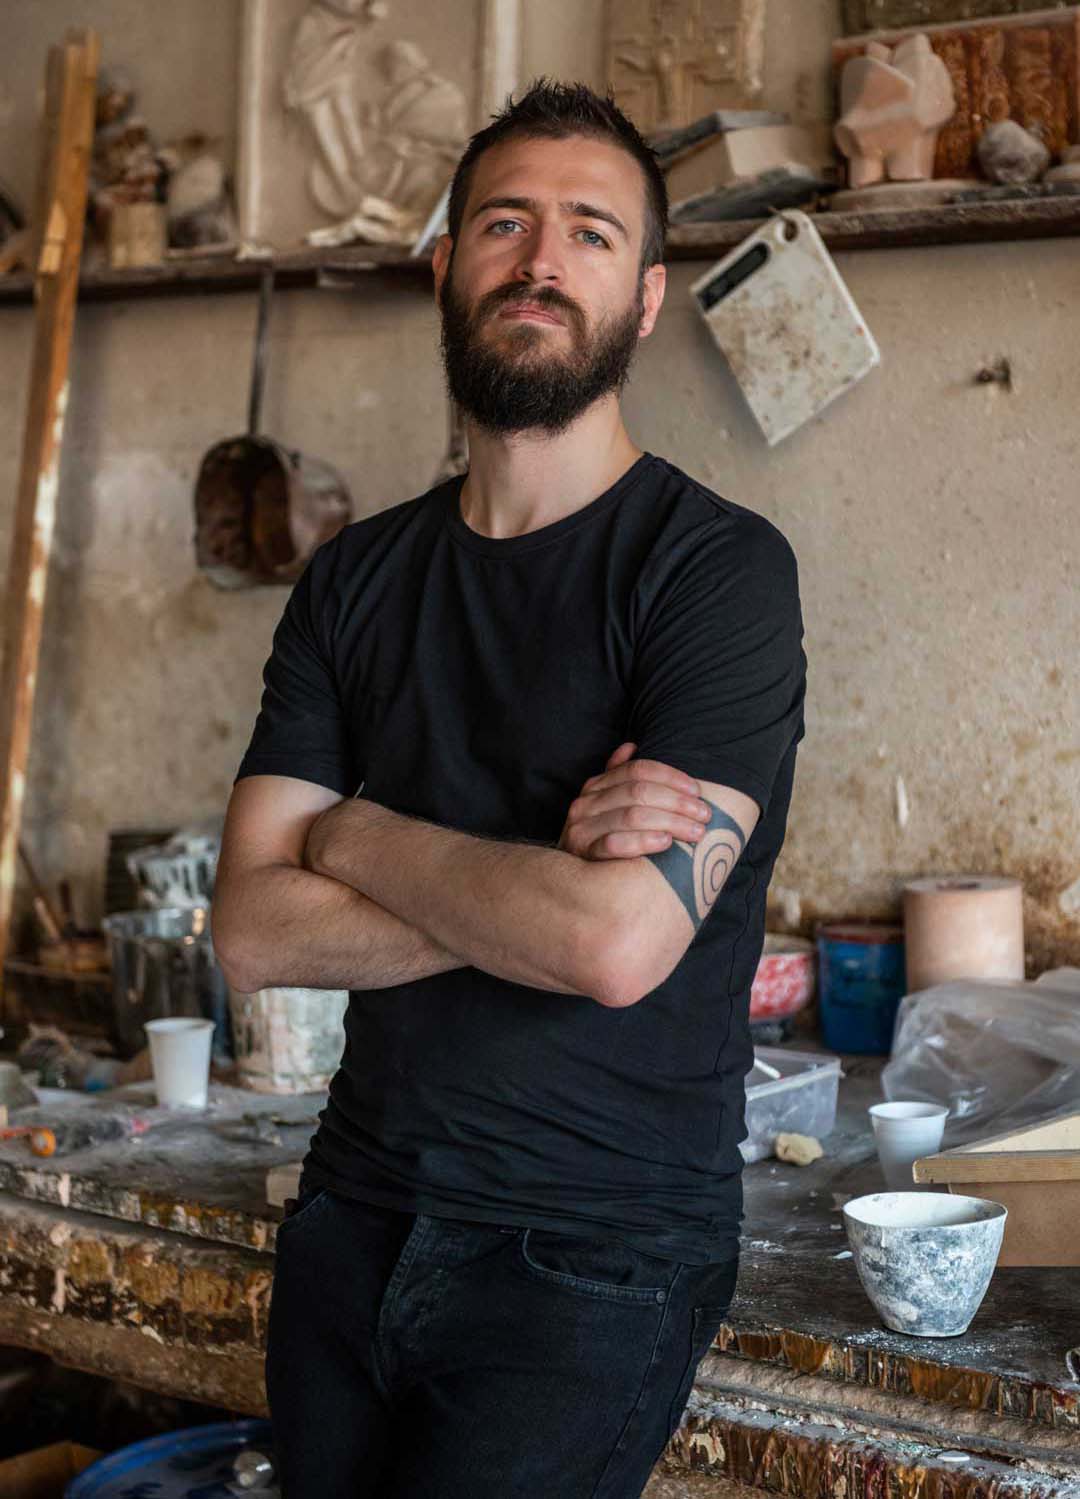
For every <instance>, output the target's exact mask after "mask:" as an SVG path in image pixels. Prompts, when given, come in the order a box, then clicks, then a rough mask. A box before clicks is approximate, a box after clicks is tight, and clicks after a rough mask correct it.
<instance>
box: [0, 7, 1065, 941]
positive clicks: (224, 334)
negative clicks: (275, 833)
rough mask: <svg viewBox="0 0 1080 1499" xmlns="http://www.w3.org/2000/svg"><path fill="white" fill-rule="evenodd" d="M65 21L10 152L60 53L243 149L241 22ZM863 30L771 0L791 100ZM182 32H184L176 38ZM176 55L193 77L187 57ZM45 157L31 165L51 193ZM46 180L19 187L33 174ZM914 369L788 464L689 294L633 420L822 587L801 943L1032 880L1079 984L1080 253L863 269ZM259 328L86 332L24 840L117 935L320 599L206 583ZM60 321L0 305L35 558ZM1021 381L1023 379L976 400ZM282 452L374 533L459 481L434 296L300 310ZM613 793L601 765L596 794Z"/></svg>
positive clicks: (138, 308)
mask: <svg viewBox="0 0 1080 1499" xmlns="http://www.w3.org/2000/svg"><path fill="white" fill-rule="evenodd" d="M148 10H149V8H148V7H145V6H143V5H141V4H139V3H137V0H97V3H91V0H83V3H79V4H76V3H72V0H65V3H60V0H37V3H35V4H34V5H33V6H31V5H29V4H24V5H22V6H15V7H12V8H11V9H10V13H9V14H8V15H6V16H5V31H6V33H8V34H9V36H10V44H9V45H8V46H7V47H6V48H5V56H6V62H5V63H4V64H0V119H3V120H5V122H6V123H5V135H6V136H9V138H10V131H11V129H12V127H13V125H16V124H18V125H19V127H20V128H22V129H24V130H25V128H26V122H27V121H28V120H29V119H30V118H32V104H33V92H34V89H35V88H36V86H37V81H38V79H39V78H40V75H41V70H42V67H43V64H44V58H45V52H46V48H47V45H48V43H49V42H50V41H51V40H54V39H56V38H58V37H59V36H60V35H61V34H62V32H63V29H64V26H65V25H66V24H68V23H70V22H81V21H86V22H89V23H92V24H94V25H96V26H98V27H99V28H100V30H101V32H102V34H103V39H104V56H105V60H106V61H107V62H108V61H122V62H124V63H125V64H126V65H127V66H128V67H129V69H130V70H131V72H132V73H133V74H134V75H135V77H136V79H137V81H138V82H139V84H140V94H141V97H140V103H141V105H142V108H143V110H144V112H145V113H147V114H148V115H149V116H150V118H151V123H152V124H153V125H154V127H155V128H160V130H161V133H162V134H168V133H170V131H172V130H179V129H183V128H187V127H188V126H190V125H195V124H198V125H201V126H202V127H203V128H206V129H208V130H210V131H212V132H216V133H218V134H220V135H221V136H222V137H223V138H224V139H225V140H226V142H227V143H231V141H232V139H233V136H234V134H235V131H234V113H235V93H234V87H233V85H234V78H235V71H236V62H237V48H238V32H239V26H238V13H239V6H238V5H236V6H222V5H219V4H218V3H216V0H188V3H187V4H186V5H185V6H184V7H180V8H179V9H176V8H173V7H170V8H168V9H167V10H166V9H164V8H161V7H154V8H153V11H154V16H153V28H152V29H148V21H147V13H148ZM601 10H602V6H601V3H600V0H587V3H584V4H582V3H580V0H578V3H572V0H545V3H544V5H543V6H541V5H539V4H538V3H534V0H526V15H525V29H524V52H525V74H526V76H531V75H533V74H536V73H539V72H547V73H550V74H553V75H560V76H569V75H578V76H586V78H587V80H588V81H593V82H595V81H598V79H599V76H600V72H601V45H600V41H601V39H600V24H601ZM836 12H837V5H836V3H835V0H770V8H769V24H768V38H767V41H768V51H767V70H766V98H765V100H764V103H765V104H766V106H768V107H771V108H777V109H788V110H789V111H790V112H791V113H792V114H793V115H794V116H795V117H796V118H797V119H809V118H813V117H814V116H816V115H820V114H821V113H823V112H824V110H825V107H826V99H827V72H826V66H827V44H828V41H829V39H830V37H831V36H832V34H833V33H834V31H835V30H836V29H837V27H836ZM166 31H167V32H168V35H166ZM166 58H167V59H168V65H167V66H165V64H164V59H166ZM32 160H33V154H32V152H31V151H30V150H29V149H27V151H26V152H25V153H20V154H19V157H18V159H17V160H16V163H15V170H11V169H10V167H9V162H8V158H7V154H5V160H4V166H3V171H4V173H5V174H6V175H7V176H8V178H9V179H10V180H11V185H12V186H13V187H14V188H15V189H16V190H17V191H18V192H19V194H20V196H21V197H22V199H23V201H24V202H25V201H29V197H30V175H29V174H30V172H31V163H32ZM17 174H19V175H17ZM837 259H838V264H839V266H840V270H841V272H842V274H843V275H844V277H845V278H846V279H847V281H848V284H849V286H850V288H851V290H852V292H853V294H854V296H855V299H856V301H857V302H858V304H859V307H860V309H861V310H862V312H863V313H864V315H865V316H866V318H867V321H868V322H869V325H870V327H871V328H872V329H873V332H874V334H875V337H876V338H877V340H878V342H879V344H880V346H881V349H882V354H883V365H882V367H881V369H879V370H877V371H875V372H874V373H873V374H872V375H871V376H870V377H869V378H868V379H867V380H866V381H864V382H863V383H862V384H861V385H860V386H859V387H858V388H857V389H856V390H855V391H853V392H852V393H850V394H849V395H847V396H845V397H844V398H843V399H842V400H841V401H840V402H839V403H838V404H837V405H835V406H834V407H833V408H832V409H831V410H829V411H828V412H826V413H825V414H824V415H823V416H821V417H819V418H818V419H817V420H815V421H814V422H812V423H810V424H809V425H808V426H807V427H805V428H804V429H803V430H802V431H800V432H799V433H797V434H796V435H795V436H794V437H792V438H790V439H788V440H787V441H786V442H785V443H784V444H782V445H781V446H780V447H779V448H777V449H776V450H774V451H771V452H770V451H769V450H768V449H767V448H766V447H765V444H764V441H763V440H762V438H761V437H760V435H759V433H758V430H757V428H756V426H755V425H754V423H753V421H752V419H751V418H750V416H749V414H748V412H747V410H746V409H745V407H744V405H743V403H742V399H741V396H740V394H739V392H738V389H737V388H736V386H735V384H734V382H733V380H732V379H731V377H730V375H729V374H728V372H727V369H726V366H725V364H724V362H723V360H722V358H721V356H720V354H719V353H718V352H717V350H716V349H715V347H714V346H713V344H712V343H711V340H710V339H709V337H708V335H707V333H706V331H705V329H704V328H703V326H702V325H701V323H700V321H699V319H698V318H697V315H696V313H695V312H694V309H693V308H692V306H691V304H690V301H689V298H688V294H687V288H688V286H689V284H690V282H691V280H692V279H693V278H694V277H695V276H697V275H698V274H700V271H701V269H702V267H701V265H700V264H689V265H685V266H679V265H674V266H673V267H672V268H671V273H670V276H669V283H668V299H667V305H666V307H665V309H664V313H663V315H662V317H661V320H660V324H659V327H658V329H657V331H656V333H655V334H654V336H653V337H652V338H651V339H649V340H648V341H647V343H646V344H645V346H644V347H643V349H642V352H641V355H640V358H639V362H638V365H637V370H636V374H635V376H634V379H633V381H632V384H631V387H630V389H629V391H628V396H627V403H626V406H627V413H628V418H629V423H630V427H631V430H632V432H633V434H634V435H635V437H636V439H637V440H638V442H639V443H640V444H641V445H642V446H644V447H646V448H648V449H651V450H652V451H655V452H659V453H662V454H664V455H665V456H667V457H669V458H671V459H672V460H673V461H675V462H677V463H678V464H680V465H681V466H682V467H684V468H685V469H686V470H688V471H689V472H690V473H691V474H694V475H696V476H698V477H700V478H701V479H702V480H703V481H704V482H705V483H707V484H709V485H710V486H712V487H713V488H715V489H716V490H718V491H719V492H721V493H723V494H725V495H727V496H729V497H730V498H732V499H734V500H737V501H738V502H739V503H741V504H744V505H747V506H750V507H751V508H753V509H756V510H759V511H761V512H762V513H764V514H765V515H767V516H768V517H769V518H770V519H771V520H773V521H774V522H775V523H776V524H777V525H778V526H779V527H780V528H781V529H782V530H783V531H784V532H785V534H786V535H787V536H788V538H789V539H790V541H791V542H792V544H793V546H794V548H795V551H796V553H797V555H798V557H799V561H800V570H801V578H802V590H803V600H804V614H805V621H806V647H807V655H808V658H809V662H810V681H809V699H808V709H807V737H806V740H805V742H804V744H803V747H802V751H801V755H800V763H799V769H798V775H797V783H796V792H795V798H794V801H793V804H792V811H791V823H790V832H789V837H788V842H787V846H786V848H785V850H784V853H783V856H782V859H781V862H780V865H779V866H778V869H777V874H776V880H775V885H774V897H775V899H774V907H775V909H774V925H776V926H778V927H786V928H789V929H802V930H805V931H809V930H810V928H811V925H812V923H813V920H814V919H815V918H817V917H819V916H822V915H841V914H846V915H854V914H858V915H862V916H881V915H886V914H889V913H891V912H893V911H895V910H896V909H898V906H897V892H898V890H899V886H900V883H901V881H902V880H903V879H905V878H907V877H909V876H912V875H915V874H922V873H934V872H943V871H947V870H961V869H963V870H968V869H975V870H979V871H984V872H1004V873H1009V874H1014V875H1017V876H1019V877H1020V878H1021V879H1022V880H1023V881H1024V884H1025V888H1026V891H1027V895H1028V901H1027V919H1028V932H1029V948H1030V954H1029V956H1030V958H1031V960H1032V964H1033V966H1034V967H1035V968H1036V969H1037V970H1038V969H1041V968H1042V967H1044V966H1046V965H1047V964H1048V963H1049V962H1051V960H1055V961H1069V960H1072V961H1074V962H1077V961H1080V728H1078V727H1077V726H1078V725H1080V674H1078V673H1077V672H1076V671H1075V670H1073V669H1071V667H1072V663H1073V661H1074V660H1075V655H1076V650H1077V641H1078V639H1080V588H1078V587H1077V574H1078V570H1080V525H1078V521H1077V517H1076V508H1077V501H1078V499H1080V481H1078V480H1077V472H1078V466H1080V453H1078V443H1080V430H1078V428H1077V426H1076V422H1075V405H1076V385H1075V382H1076V359H1075V352H1074V346H1075V337H1076V333H1075V321H1074V317H1075V306H1076V303H1077V297H1078V295H1080V254H1078V252H1077V248H1076V243H1075V241H1069V240H1062V241H1058V242H1052V241H1039V242H1033V243H1023V244H1022V243H1013V244H999V245H987V246H979V247H937V248H927V249H921V250H906V251H901V250H895V251H872V252H862V253H849V254H844V255H841V256H838V257H837ZM254 323H255V298H254V297H253V296H250V295H247V294H243V295H228V296H219V297H214V298H201V297H200V298H187V299H183V300H151V301H144V302H131V303H120V304H115V305H108V304H100V303H98V304H89V305H84V306H82V307H80V309H79V312H78V320H77V326H76V334H75V343H74V354H73V363H72V372H71V373H72V382H71V399H70V406H69V412H68V421H67V430H66V435H65V446H64V454H63V465H62V478H61V493H60V516H59V523H58V533H57V545H56V552H55V557H54V562H53V568H52V572H51V575H50V579H49V592H48V601H47V608H46V619H45V640H44V647H43V655H42V663H41V670H40V674H39V687H38V703H37V711H36V717H35V724H34V736H33V748H32V757H31V766H30V774H29V779H28V795H27V807H26V817H25V824H24V827H25V836H26V838H27V841H28V843H29V845H30V847H31V849H32V850H34V851H35V852H36V853H37V855H38V858H39V862H40V864H41V866H42V868H43V869H44V870H45V871H47V872H48V873H49V875H50V876H52V877H55V876H57V875H59V874H62V873H63V872H65V871H70V872H71V873H72V874H73V875H74V876H75V877H76V879H77V882H78V884H77V894H78V895H79V897H80V898H81V904H82V906H83V908H84V914H85V915H86V916H94V915H96V914H98V912H99V910H100V898H101V872H102V868H103V864H104V857H105V844H106V833H107V830H108V829H109V828H110V827H116V826H120V825H137V824H141V823H150V824H153V823H161V822H169V821H171V820H175V821H177V822H179V821H181V820H189V819H191V818H194V817H200V816H207V815H212V814H214V813H215V812H218V811H220V810H221V808H222V807H223V806H224V803H225V800H226V798H227V796H228V792H229V787H230V784H231V780H232V776H233V773H234V771H235V768H236V765H237V763H238V760H239V757H240V755H241V753H242V750H243V748H244V745H245V743H246V740H247V737H248V734H249V732H250V728H251V723H252V720H253V717H254V713H255V711H256V707H257V703H258V697H259V690H260V680H259V676H260V670H261V667H262V663H263V660H264V658H265V656H266V653H267V651H268V649H269V645H270V637H271V633H272V630H273V627H274V624H275V622H276V619H277V617H278V615H279V614H280V611H281V608H282V606H283V604H284V599H285V594H284V592H283V591H282V590H277V589H261V590H253V591H246V592H242V593H234V594H228V593H222V592H220V591H218V590H216V589H214V588H213V587H212V586H211V585H210V584H209V583H208V582H207V581H206V580H205V579H204V578H203V577H202V576H201V575H200V574H198V573H197V572H196V571H195V567H194V561H193V552H192V546H191V533H192V509H191V491H192V485H193V481H194V477H195V472H196V468H197V465H198V461H199V458H200V456H201V454H202V453H203V451H204V450H205V448H206V447H207V446H209V444H210V443H211V442H212V441H214V440H215V439H217V438H219V437H222V436H225V435H227V434H228V433H230V432H234V431H240V430H242V428H243V426H244V422H245V419H246V401H247V385H248V378H249V369H250V358H251V346H252V339H253V335H254ZM30 338H31V313H30V312H29V310H27V309H25V308H18V309H4V310H2V311H0V362H2V366H3V368H4V370H5V375H6V378H5V380H4V381H3V384H2V386H0V422H2V424H3V431H4V433H5V434H6V437H5V438H4V440H3V442H2V444H0V546H2V548H3V555H4V558H5V559H6V553H7V546H8V541H9V535H10V518H11V503H12V497H13V494H14V489H15V481H16V475H17V471H18V458H19V439H20V436H21V430H22V421H23V410H24V402H25V394H26V387H25V373H26V371H27V369H28V364H29V353H30ZM1000 356H1005V357H1007V358H1008V360H1009V362H1010V364H1011V367H1012V371H1013V384H1012V387H1011V388H1005V387H1003V386H1001V385H998V384H986V385H977V384H975V383H974V376H975V374H976V371H977V370H978V369H979V368H980V367H982V366H983V365H986V364H990V363H992V362H993V361H994V360H995V359H997V358H998V357H1000ZM264 427H265V430H266V431H268V432H270V433H272V434H274V435H276V436H280V437H281V438H283V439H284V440H286V441H287V442H289V443H290V444H292V445H295V446H297V447H299V448H301V449H302V450H304V451H305V452H308V453H311V454H315V455H319V456H322V457H325V458H327V459H329V460H331V461H332V462H333V463H335V464H336V465H337V466H338V467H339V468H340V469H341V471H342V472H343V473H344V474H345V476H346V477H347V479H348V481H349V483H350V485H351V487H352V491H353V494H354V496H355V498H356V500H357V504H358V509H359V511H360V513H361V514H368V513H371V512H374V511H377V510H379V509H382V508H384V507H385V506H387V505H390V504H394V503H397V502H398V501H400V500H402V499H406V498H408V497H410V496H412V495H414V494H417V493H419V492H421V491H422V490H423V489H425V488H426V487H427V486H428V483H429V482H430V476H431V474H432V473H433V472H434V469H435V467H436V465H437V463H438V461H439V458H440V456H441V453H442V450H443V446H444V441H445V412H444V402H443V395H442V385H441V373H440V369H439V364H438V358H437V321H436V317H435V314H434V311H433V309H432V307H431V305H430V302H429V299H428V296H427V294H426V292H425V291H424V289H423V287H422V284H418V286H417V287H416V288H414V289H412V290H396V291H392V292H390V291H386V290H385V289H384V290H380V289H379V288H378V287H377V286H372V287H371V288H367V289H360V290H355V291H346V292H341V291H332V292H330V291H327V292H314V291H311V292H283V293H281V294H280V296H278V298H277V299H276V302H275V307H274V314H273V323H272V328H271V339H270V360H269V378H268V386H267V393H266V399H265V403H264ZM599 768H600V767H599V766H598V767H597V769H599Z"/></svg>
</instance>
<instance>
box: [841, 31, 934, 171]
mask: <svg viewBox="0 0 1080 1499" xmlns="http://www.w3.org/2000/svg"><path fill="white" fill-rule="evenodd" d="M954 104H955V101H954V99H953V87H952V81H951V79H950V78H949V70H948V68H946V66H945V64H944V63H943V62H942V61H941V58H940V57H937V56H935V54H934V52H933V50H932V49H931V46H930V43H929V41H928V40H927V38H926V36H925V35H924V34H923V33H922V32H919V33H917V34H916V35H915V36H913V37H909V38H908V40H907V41H904V42H901V43H900V45H899V46H898V47H896V48H895V49H894V48H890V47H887V46H885V45H884V44H883V43H881V42H870V43H869V44H868V45H867V49H866V52H865V53H864V54H863V55H862V56H861V57H853V58H851V60H850V61H849V62H848V63H847V65H846V67H845V68H844V73H843V77H842V79H841V82H840V105H841V109H842V111H843V113H842V115H841V118H840V119H839V120H838V122H837V124H836V127H835V131H834V134H835V137H836V144H837V145H838V146H839V147H840V149H841V151H842V152H843V153H844V155H845V156H846V157H848V159H849V167H848V178H849V181H850V184H851V186H852V187H853V188H861V187H868V186H869V185H870V184H871V183H874V182H881V181H883V180H884V179H885V178H886V177H888V178H889V179H890V180H891V181H893V182H918V181H921V180H923V179H924V178H927V177H931V176H933V171H934V147H935V146H936V144H937V134H938V131H939V129H940V128H941V126H942V125H943V124H944V123H945V121H946V120H947V119H948V118H949V117H950V115H951V114H952V112H953V108H954Z"/></svg>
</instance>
